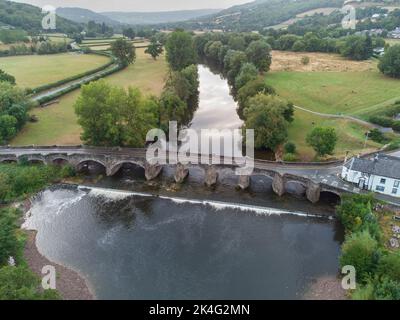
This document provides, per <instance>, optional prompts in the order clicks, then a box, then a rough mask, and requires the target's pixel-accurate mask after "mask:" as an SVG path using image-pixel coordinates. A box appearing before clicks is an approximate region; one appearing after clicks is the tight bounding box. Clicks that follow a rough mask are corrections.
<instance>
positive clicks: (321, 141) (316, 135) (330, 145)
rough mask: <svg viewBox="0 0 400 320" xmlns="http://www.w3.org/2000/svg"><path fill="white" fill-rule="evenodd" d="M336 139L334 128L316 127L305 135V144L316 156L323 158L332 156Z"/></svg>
mask: <svg viewBox="0 0 400 320" xmlns="http://www.w3.org/2000/svg"><path fill="white" fill-rule="evenodd" d="M337 139H338V138H337V135H336V132H335V129H334V128H323V127H316V128H314V129H313V130H312V131H311V132H310V133H309V134H308V135H307V138H306V142H307V143H308V145H310V146H311V147H312V148H313V149H314V150H315V152H316V153H317V155H318V156H321V157H323V156H325V155H332V154H333V151H334V150H335V146H336V142H337Z"/></svg>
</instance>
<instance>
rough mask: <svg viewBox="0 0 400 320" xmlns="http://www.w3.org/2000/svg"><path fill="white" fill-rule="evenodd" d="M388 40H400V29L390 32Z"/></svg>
mask: <svg viewBox="0 0 400 320" xmlns="http://www.w3.org/2000/svg"><path fill="white" fill-rule="evenodd" d="M388 38H393V39H400V27H397V28H396V29H394V30H393V31H390V32H389V33H388Z"/></svg>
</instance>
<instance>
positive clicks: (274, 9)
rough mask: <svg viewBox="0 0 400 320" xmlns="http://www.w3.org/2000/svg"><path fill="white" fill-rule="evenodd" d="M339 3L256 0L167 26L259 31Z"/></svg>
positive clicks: (328, 0)
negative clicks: (307, 12)
mask: <svg viewBox="0 0 400 320" xmlns="http://www.w3.org/2000/svg"><path fill="white" fill-rule="evenodd" d="M342 5H343V0H258V1H253V2H249V3H246V4H243V5H237V6H233V7H230V8H228V9H225V10H222V11H220V12H218V13H217V14H213V15H211V16H208V17H204V18H198V19H192V20H191V21H187V22H184V23H181V24H170V25H169V27H172V28H173V27H186V28H191V29H198V28H200V29H223V30H231V31H253V30H259V31H260V30H262V29H264V28H267V27H270V26H273V25H276V24H279V23H282V22H284V21H287V20H289V19H291V18H295V17H296V15H298V14H301V13H303V12H306V11H309V10H313V9H319V8H328V7H329V8H332V7H337V8H339V7H341V6H342Z"/></svg>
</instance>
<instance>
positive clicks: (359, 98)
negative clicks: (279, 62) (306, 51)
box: [266, 70, 400, 118]
mask: <svg viewBox="0 0 400 320" xmlns="http://www.w3.org/2000/svg"><path fill="white" fill-rule="evenodd" d="M266 79H267V80H266V81H267V83H268V84H270V85H272V86H273V87H274V88H275V89H276V90H277V92H278V94H279V95H280V96H282V97H284V98H286V99H288V100H290V101H292V102H293V103H294V104H296V105H298V106H300V107H303V108H306V109H309V110H313V111H317V112H321V113H331V114H349V115H355V116H358V117H361V118H363V117H364V118H365V116H366V114H367V113H368V111H370V110H375V109H376V108H379V107H384V106H385V102H387V103H390V102H391V101H393V100H395V99H400V80H396V79H391V78H389V77H386V76H384V75H382V74H381V73H380V72H379V71H378V70H376V71H363V72H273V73H269V74H268V75H267V77H266Z"/></svg>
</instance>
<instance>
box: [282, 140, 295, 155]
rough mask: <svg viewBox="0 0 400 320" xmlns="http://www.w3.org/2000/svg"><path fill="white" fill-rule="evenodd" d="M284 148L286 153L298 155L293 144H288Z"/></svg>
mask: <svg viewBox="0 0 400 320" xmlns="http://www.w3.org/2000/svg"><path fill="white" fill-rule="evenodd" d="M283 148H284V150H285V152H286V153H293V154H294V153H296V145H295V144H294V143H293V142H287V143H286V144H285V145H284V147H283Z"/></svg>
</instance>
